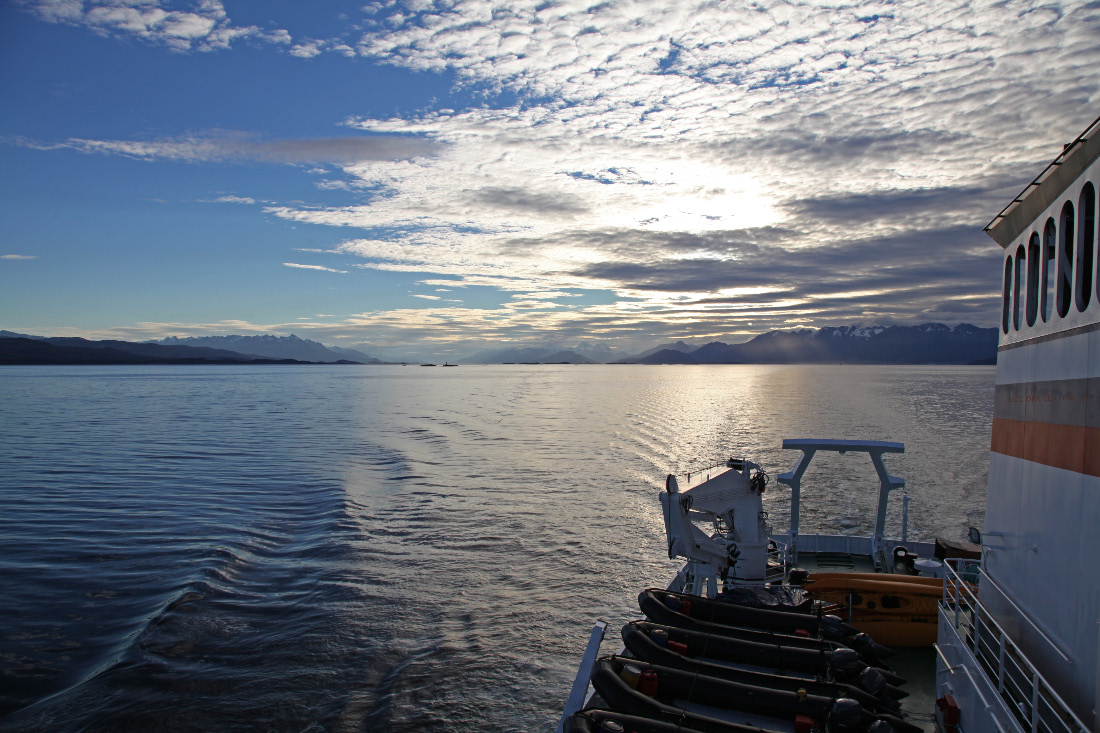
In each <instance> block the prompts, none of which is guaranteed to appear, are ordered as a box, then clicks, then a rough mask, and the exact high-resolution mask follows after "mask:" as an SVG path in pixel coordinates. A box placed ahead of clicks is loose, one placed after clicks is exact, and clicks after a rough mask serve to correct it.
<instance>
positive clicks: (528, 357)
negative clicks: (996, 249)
mask: <svg viewBox="0 0 1100 733" xmlns="http://www.w3.org/2000/svg"><path fill="white" fill-rule="evenodd" d="M620 353H621V352H617V351H615V350H613V349H612V348H611V347H609V346H608V345H607V344H605V343H602V342H592V341H582V342H579V343H577V344H575V345H573V346H564V345H561V344H547V345H542V346H523V347H514V346H507V347H499V348H494V349H482V350H481V351H478V352H476V353H474V354H472V355H470V356H469V357H467V358H465V359H461V360H460V361H462V362H464V363H468V364H470V363H472V364H501V363H541V364H557V363H571V364H593V363H615V364H793V363H826V364H828V363H847V364H993V363H995V362H996V354H997V329H995V328H978V327H977V326H972V325H970V324H967V323H963V324H959V325H958V326H954V327H951V326H946V325H944V324H942V323H925V324H923V325H920V326H869V327H861V326H842V327H826V328H818V329H812V328H805V329H799V330H795V331H769V332H768V333H765V334H761V335H760V336H757V337H755V338H753V339H751V340H749V341H746V342H744V343H735V344H729V343H725V342H722V341H712V342H711V343H708V344H705V345H703V346H693V345H691V344H688V343H685V342H683V341H677V342H675V343H670V344H662V345H659V346H655V347H653V348H651V349H648V350H646V351H643V352H641V353H640V354H637V355H636V356H628V357H625V358H624V357H621V356H619V354H620ZM0 363H3V364H93V363H95V364H158V363H207V364H238V363H362V364H380V363H383V362H382V361H381V360H379V359H377V358H375V357H372V356H369V355H367V354H365V353H363V352H361V351H356V350H354V349H344V348H339V347H335V346H325V345H324V344H321V343H319V342H317V341H311V340H309V339H302V338H299V337H297V336H294V335H291V336H273V335H270V334H265V335H259V336H241V335H232V336H191V337H186V338H177V337H169V338H165V339H161V340H160V341H149V342H141V343H136V342H130V341H116V340H110V341H91V340H88V339H82V338H72V337H45V336H29V335H27V334H20V333H13V332H11V331H0Z"/></svg>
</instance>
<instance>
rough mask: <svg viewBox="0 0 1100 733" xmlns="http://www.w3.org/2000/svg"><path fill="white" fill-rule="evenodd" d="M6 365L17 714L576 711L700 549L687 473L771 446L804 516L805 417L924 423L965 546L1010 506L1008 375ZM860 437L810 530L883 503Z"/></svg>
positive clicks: (10, 651) (810, 518)
mask: <svg viewBox="0 0 1100 733" xmlns="http://www.w3.org/2000/svg"><path fill="white" fill-rule="evenodd" d="M0 383H2V384H3V389H4V394H5V395H7V397H6V399H5V401H4V403H3V405H2V412H0V441H2V444H3V445H4V446H5V447H6V450H5V451H4V453H3V454H2V456H0V495H2V496H3V507H2V510H3V511H2V514H0V582H2V583H3V586H4V587H5V589H7V590H6V592H5V593H4V594H0V615H2V617H3V618H4V619H5V624H4V629H3V632H2V635H0V660H2V664H0V715H3V716H6V717H3V718H0V723H2V727H3V728H4V729H5V730H6V729H11V730H34V729H42V728H57V727H59V726H60V727H64V728H81V727H86V726H91V727H94V728H117V727H131V728H175V727H191V728H203V729H213V728H225V727H234V726H239V725H241V721H248V723H247V726H246V727H251V728H271V729H278V730H284V729H295V730H303V729H310V728H311V727H313V728H316V729H322V728H323V729H335V730H342V729H355V730H363V729H364V728H365V729H368V730H371V729H386V730H455V729H463V728H466V727H470V726H477V725H480V724H481V723H482V722H483V721H486V720H491V721H493V723H494V725H495V726H496V727H498V728H499V729H501V730H540V729H542V730H547V729H549V728H550V727H551V726H552V725H553V723H554V722H555V720H556V716H557V714H558V711H559V709H560V707H561V704H562V702H563V700H564V698H565V695H566V693H567V691H568V688H569V685H570V683H571V681H572V675H573V672H574V665H575V664H576V662H577V660H578V659H579V656H580V653H581V651H582V647H583V643H584V639H585V638H586V637H587V632H588V629H589V628H590V625H591V623H592V621H593V620H594V619H595V618H597V617H602V618H605V619H609V620H611V621H612V624H613V626H616V625H618V624H619V623H621V622H622V621H625V620H627V619H628V618H631V617H633V616H635V615H636V614H637V611H636V608H635V602H636V601H635V599H636V595H637V592H638V591H639V590H640V589H641V588H643V587H646V586H650V585H663V584H664V583H665V582H667V579H668V578H669V577H670V576H671V574H672V573H673V572H674V571H675V569H676V567H677V564H676V563H675V562H673V561H670V560H668V558H667V555H666V552H665V546H664V544H665V540H664V531H663V525H662V519H661V512H660V505H659V503H658V501H657V498H656V495H657V492H658V491H659V490H660V489H661V488H662V486H663V482H664V476H665V474H666V473H668V472H670V471H674V472H684V471H689V470H692V469H693V468H697V467H699V466H703V465H706V464H708V463H713V462H714V461H717V460H720V459H723V458H725V457H728V456H729V455H737V456H742V457H745V458H749V459H752V460H755V461H756V462H758V463H761V464H762V465H763V466H764V467H765V469H766V470H767V471H768V472H769V473H770V474H771V476H772V484H771V486H770V487H769V492H768V494H767V495H766V502H767V505H766V508H767V509H768V511H769V512H770V515H771V519H772V523H773V524H774V525H775V526H776V528H777V529H783V528H785V527H786V519H787V509H786V506H785V503H786V500H787V498H788V496H789V493H788V492H786V491H785V490H784V489H783V487H780V486H778V485H777V484H776V482H775V480H774V477H775V476H776V475H777V474H779V473H781V472H783V471H786V470H789V469H790V468H791V467H792V466H793V464H794V461H795V459H796V457H797V456H796V455H792V453H791V452H784V451H783V450H781V448H780V444H781V441H782V439H783V438H785V437H818V438H821V437H829V438H859V439H875V440H895V441H901V442H904V443H906V448H907V452H906V453H905V454H904V455H900V456H891V457H889V458H888V466H889V468H890V470H891V473H893V474H895V475H897V476H901V477H904V478H906V479H907V481H908V491H909V494H910V495H911V496H912V497H913V500H914V504H913V511H912V512H911V514H910V517H911V525H910V533H911V535H912V536H914V538H915V539H931V538H933V537H934V536H935V535H937V534H939V535H944V536H948V537H951V538H954V539H958V538H961V537H962V536H963V535H964V533H965V530H966V527H967V525H968V524H976V525H978V526H981V524H982V518H983V516H984V511H983V509H984V497H985V476H986V464H987V462H988V445H989V429H990V428H989V426H990V419H991V412H992V395H993V369H992V368H984V367H977V368H975V367H965V368H964V367H832V366H692V367H643V366H520V365H516V366H483V367H476V366H462V367H460V368H457V369H447V370H442V369H438V370H430V369H421V368H419V367H372V366H362V367H360V366H331V367H294V368H289V367H85V368H75V369H74V368H61V367H58V368H54V367H35V368H31V367H5V368H3V369H0ZM823 458H824V457H823ZM830 459H831V460H821V459H819V461H820V463H819V464H818V465H820V466H821V470H818V471H817V473H816V474H814V473H812V474H811V475H810V476H808V477H807V479H806V481H805V482H804V485H805V486H806V487H807V489H806V492H805V494H804V500H805V501H807V502H809V501H811V500H813V498H815V497H816V498H817V499H818V501H816V502H815V503H814V504H813V505H812V506H808V505H804V511H803V519H802V530H803V531H804V532H811V531H815V530H820V531H829V532H835V531H838V530H839V529H841V528H843V529H854V530H859V529H862V528H864V527H865V526H869V522H870V512H871V511H873V488H874V486H875V477H874V472H873V470H872V469H871V466H870V464H869V462H867V461H866V460H864V461H863V462H862V463H861V462H859V461H858V460H856V459H854V458H853V459H852V460H846V457H839V456H834V457H830ZM864 464H866V465H864ZM826 469H827V470H826ZM862 496H866V497H867V502H861V501H860V500H859V498H860V497H862ZM896 504H897V505H899V506H900V502H896ZM889 521H890V523H891V524H890V525H889V528H890V529H893V528H895V527H897V526H898V522H899V515H898V512H897V511H896V510H895V511H894V512H893V513H892V514H891V516H890V520H889ZM612 636H613V635H612ZM608 643H609V644H612V643H614V640H613V639H612V640H611V641H609V642H608ZM184 709H186V710H187V711H189V712H188V714H187V716H186V719H185V720H181V719H180V718H179V714H178V711H180V710H184Z"/></svg>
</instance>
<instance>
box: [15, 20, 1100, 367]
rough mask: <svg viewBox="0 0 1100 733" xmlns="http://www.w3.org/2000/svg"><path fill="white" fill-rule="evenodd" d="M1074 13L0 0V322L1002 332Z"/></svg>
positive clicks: (428, 336)
mask: <svg viewBox="0 0 1100 733" xmlns="http://www.w3.org/2000/svg"><path fill="white" fill-rule="evenodd" d="M1097 68H1100V3H1097V2H1091V3H1088V2H1075V3H1070V2H1066V3H1050V2H1047V3H1038V2H1014V1H1012V0H1009V1H1008V2H978V3H962V2H943V1H937V2H920V1H912V0H906V1H905V2H893V3H892V2H855V3H846V2H841V1H840V0H836V1H834V2H828V3H824V2H797V3H787V2H773V0H761V1H760V2H756V3H752V4H749V3H738V2H728V1H727V2H722V1H719V2H700V3H694V2H679V3H669V2H667V1H666V2H648V1H645V0H639V1H637V2H616V1H614V0H612V1H609V2H544V1H541V0H540V1H539V2H530V3H527V2H508V3H499V4H498V3H494V2H488V1H486V0H479V1H477V2H462V1H447V2H442V1H440V2H430V1H428V0H424V1H419V0H413V1H411V2H396V3H393V2H370V3H367V2H361V3H355V4H353V3H346V4H345V3H336V2H332V3H300V2H289V1H284V2H267V1H265V2H256V1H251V2H231V1H229V0H225V1H219V0H199V2H175V0H107V1H101V0H84V1H81V0H16V1H14V2H9V3H6V4H2V5H0V102H2V108H3V110H4V111H3V114H2V115H0V192H2V196H0V207H2V211H0V214H2V215H0V328H7V329H9V330H13V331H20V332H27V333H35V334H43V335H80V336H86V337H89V338H126V339H135V340H137V339H146V338H159V337H163V336H187V335H206V334H226V333H277V334H289V333H295V334H297V335H298V336H301V337H303V338H313V339H316V340H319V341H322V342H323V343H327V344H331V345H342V346H358V347H359V348H362V349H364V350H366V351H368V352H369V353H373V354H379V355H383V356H386V355H393V356H416V355H428V354H435V355H439V356H440V357H445V356H448V355H453V356H459V357H460V356H462V355H464V354H469V353H472V352H473V351H476V350H477V349H479V348H482V347H485V346H489V345H494V346H495V345H500V344H502V343H512V344H515V345H530V344H536V343H547V342H552V343H556V344H562V345H571V344H574V343H576V342H578V341H581V340H589V341H591V340H596V341H604V342H606V343H607V344H609V345H611V346H613V347H614V348H616V349H620V350H622V351H623V352H625V353H629V352H631V351H633V350H641V349H643V348H648V347H650V346H653V345H656V344H658V343H663V342H666V341H672V340H676V339H686V340H689V341H693V342H697V343H700V344H701V343H705V342H706V341H711V340H716V339H719V340H725V341H740V340H744V339H746V338H748V337H750V336H751V335H753V334H756V333H760V332H763V331H767V330H771V329H775V328H794V327H802V326H823V325H841V324H848V323H855V322H862V323H871V322H875V323H890V322H894V323H922V322H927V321H942V322H946V323H952V324H953V323H958V322H963V321H966V322H971V323H976V324H978V325H982V326H992V325H994V324H995V323H996V317H997V316H996V314H997V308H998V297H997V293H996V284H997V280H998V271H999V266H998V262H999V259H1000V254H999V248H998V247H997V246H996V245H995V244H993V242H992V240H990V239H988V238H987V237H986V236H985V235H984V234H982V233H981V227H982V226H983V225H984V224H985V222H986V221H987V220H988V219H989V218H991V217H992V215H993V214H995V213H996V212H997V211H998V210H1000V208H1001V206H1003V205H1004V204H1005V203H1007V201H1008V200H1009V199H1011V197H1012V196H1013V195H1015V193H1016V192H1017V191H1018V190H1019V189H1020V188H1022V187H1023V185H1024V184H1025V183H1027V181H1029V180H1030V179H1031V178H1032V177H1033V176H1034V175H1035V174H1036V173H1037V172H1038V171H1039V170H1040V169H1041V168H1042V166H1043V165H1044V164H1045V163H1046V162H1047V161H1049V160H1050V159H1051V158H1053V157H1054V155H1055V154H1056V153H1057V152H1058V150H1059V146H1060V145H1061V144H1062V143H1063V142H1067V141H1069V140H1071V139H1073V138H1074V137H1075V136H1076V135H1077V134H1078V133H1079V132H1080V131H1081V130H1082V129H1084V127H1085V126H1086V125H1087V124H1088V123H1089V122H1091V121H1092V120H1093V119H1094V118H1095V117H1096V115H1097V114H1098V113H1100V75H1098V74H1097V73H1096V69H1097Z"/></svg>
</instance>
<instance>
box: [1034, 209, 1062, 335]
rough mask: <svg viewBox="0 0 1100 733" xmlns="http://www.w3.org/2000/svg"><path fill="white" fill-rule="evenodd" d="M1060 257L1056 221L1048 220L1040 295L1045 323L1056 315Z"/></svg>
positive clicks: (1044, 228)
mask: <svg viewBox="0 0 1100 733" xmlns="http://www.w3.org/2000/svg"><path fill="white" fill-rule="evenodd" d="M1057 256H1058V227H1056V226H1055V225H1054V219H1047V223H1046V226H1045V227H1043V271H1042V273H1040V275H1039V279H1040V281H1041V287H1042V291H1041V292H1040V294H1039V315H1040V316H1042V318H1043V323H1047V322H1049V321H1050V319H1051V317H1052V316H1053V315H1054V307H1053V299H1054V292H1055V290H1056V289H1057V284H1056V282H1055V276H1056V275H1057V274H1058V268H1057V266H1056V258H1057Z"/></svg>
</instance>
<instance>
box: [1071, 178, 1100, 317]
mask: <svg viewBox="0 0 1100 733" xmlns="http://www.w3.org/2000/svg"><path fill="white" fill-rule="evenodd" d="M1077 213H1078V217H1077V283H1076V287H1075V288H1074V291H1073V292H1074V300H1075V301H1076V305H1077V311H1078V312H1079V313H1083V312H1084V310H1085V309H1086V308H1088V307H1089V301H1090V300H1091V299H1092V270H1093V266H1094V265H1093V263H1094V262H1095V261H1096V252H1095V248H1096V190H1095V189H1094V188H1093V186H1092V184H1091V183H1086V184H1085V185H1084V187H1083V188H1082V189H1081V197H1080V198H1079V199H1078V200H1077Z"/></svg>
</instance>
